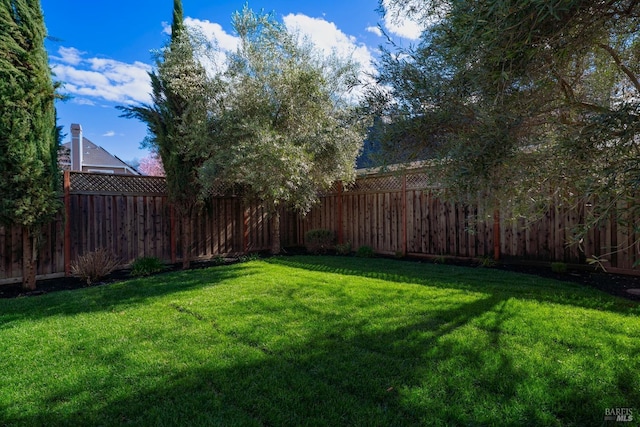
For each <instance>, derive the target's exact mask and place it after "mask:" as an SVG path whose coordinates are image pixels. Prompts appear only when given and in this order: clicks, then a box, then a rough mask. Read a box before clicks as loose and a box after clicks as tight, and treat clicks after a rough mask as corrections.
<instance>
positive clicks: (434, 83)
mask: <svg viewBox="0 0 640 427" xmlns="http://www.w3.org/2000/svg"><path fill="white" fill-rule="evenodd" d="M383 6H384V7H386V8H387V9H388V13H400V14H404V13H411V14H413V16H414V18H415V19H417V20H418V21H420V22H421V23H423V25H424V28H425V29H428V31H425V32H424V33H423V34H422V37H421V39H420V42H419V43H418V44H416V45H415V46H411V47H409V48H400V47H397V48H391V49H388V48H386V49H384V51H383V54H382V57H381V60H380V63H379V76H378V80H379V83H380V84H381V85H382V86H381V87H383V89H380V90H372V91H371V92H370V94H369V97H368V103H367V106H368V107H370V108H371V109H372V111H373V112H375V113H377V114H378V115H379V116H381V117H384V118H385V120H380V121H379V126H378V127H377V128H376V130H375V136H376V138H377V139H378V140H379V141H380V143H381V146H382V147H384V150H383V155H384V157H386V158H387V159H391V160H392V161H398V160H412V159H432V160H433V161H432V162H430V165H431V166H432V170H431V173H432V176H433V178H434V184H439V188H441V189H442V191H440V194H439V196H441V197H446V198H449V199H456V200H461V201H472V202H478V201H479V202H480V203H481V204H484V205H485V207H486V208H494V207H497V206H499V207H501V208H503V209H508V210H511V211H512V212H513V215H514V217H516V216H526V217H528V218H530V219H535V218H536V217H537V216H539V215H542V214H543V213H544V212H545V210H546V209H548V208H549V207H550V206H552V205H555V206H557V207H559V208H580V207H581V206H584V205H585V198H586V199H590V201H591V202H593V209H587V210H585V222H584V227H582V228H580V229H578V230H576V231H577V234H576V236H575V242H576V243H579V242H580V241H581V239H583V238H584V236H585V233H586V231H587V230H589V229H592V228H594V227H596V226H597V225H598V223H599V222H600V221H602V220H603V219H605V218H608V217H609V218H610V217H613V218H615V219H616V220H618V223H619V224H625V223H626V224H631V227H633V225H637V224H638V221H639V220H640V198H638V197H637V193H638V191H640V179H639V177H640V162H639V160H638V159H640V156H639V154H638V153H639V152H640V82H639V80H640V79H639V75H640V38H638V36H637V35H638V27H639V26H640V4H638V3H637V2H631V1H616V2H593V1H586V0H571V1H555V2H541V1H537V0H489V1H484V2H477V1H473V0H463V1H457V2H448V1H444V0H433V1H429V2H422V1H417V0H390V1H385V2H384V4H383ZM637 243H638V240H636V241H635V242H634V244H637Z"/></svg>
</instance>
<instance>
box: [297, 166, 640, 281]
mask: <svg viewBox="0 0 640 427" xmlns="http://www.w3.org/2000/svg"><path fill="white" fill-rule="evenodd" d="M431 182H432V181H431V180H430V177H429V175H428V173H427V172H426V171H424V170H409V171H405V172H402V173H389V174H386V175H382V174H377V175H372V176H360V178H359V179H358V180H357V181H356V183H355V185H353V186H351V187H347V188H342V187H339V186H336V187H335V188H334V189H333V190H332V191H331V192H329V193H328V194H326V195H324V196H323V197H322V199H321V200H322V201H321V203H320V204H319V205H318V206H317V207H315V208H314V209H313V210H312V211H311V212H310V213H309V214H308V215H307V216H306V217H304V218H302V217H300V218H297V227H296V229H297V230H298V233H297V235H296V239H297V240H295V243H297V244H303V236H304V233H305V232H306V231H307V230H310V229H314V228H324V229H329V230H334V231H335V232H336V235H337V240H338V241H340V242H349V243H351V244H352V246H353V247H354V248H356V249H357V248H358V247H360V246H362V245H367V246H371V247H372V248H373V249H374V251H375V252H378V253H382V254H387V255H402V256H404V255H409V256H414V257H415V256H453V257H458V258H484V257H493V258H495V259H501V260H510V261H513V262H518V261H525V262H545V263H546V262H553V261H561V262H565V263H569V264H582V265H585V264H587V259H588V258H592V257H594V256H596V257H600V258H601V259H603V260H605V261H604V262H603V266H604V267H605V268H606V269H607V270H608V271H611V272H617V273H625V274H639V273H640V268H639V267H638V266H634V263H635V262H636V260H638V259H640V243H639V241H640V233H638V232H637V229H638V226H639V225H640V224H639V223H638V222H640V218H638V219H637V220H636V222H635V224H634V223H633V222H631V223H629V224H628V225H626V226H622V225H620V224H617V223H616V221H615V220H614V219H611V220H609V221H607V222H606V223H603V224H602V225H601V226H600V227H596V228H593V229H591V230H589V232H588V233H587V235H586V238H585V239H584V241H583V242H582V245H581V246H582V249H580V248H579V247H578V245H569V244H568V242H569V241H570V240H571V233H572V229H573V228H574V227H576V226H578V225H579V224H581V223H583V222H584V220H585V213H586V210H587V209H593V207H589V206H583V207H582V208H580V209H577V210H561V209H557V208H554V209H552V210H550V211H548V212H546V213H545V214H544V215H542V217H541V218H540V219H539V220H537V221H534V222H532V223H527V222H525V220H524V219H521V220H518V221H512V220H506V219H504V218H509V217H510V215H508V213H507V212H504V211H499V212H493V211H491V212H485V211H483V210H482V209H481V208H478V207H475V206H469V205H463V204H456V203H448V202H443V201H442V200H438V199H437V198H436V197H434V196H433V195H432V193H431V192H430V191H429V186H430V185H431Z"/></svg>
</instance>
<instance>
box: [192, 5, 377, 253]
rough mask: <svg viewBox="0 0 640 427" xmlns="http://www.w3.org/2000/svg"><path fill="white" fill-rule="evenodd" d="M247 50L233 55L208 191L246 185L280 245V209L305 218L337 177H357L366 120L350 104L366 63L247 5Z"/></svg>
mask: <svg viewBox="0 0 640 427" xmlns="http://www.w3.org/2000/svg"><path fill="white" fill-rule="evenodd" d="M233 27H234V29H235V31H236V33H237V35H238V37H239V39H240V41H239V47H238V49H237V50H236V51H235V52H232V53H231V54H229V55H228V57H227V64H226V65H227V69H226V71H225V72H224V81H225V84H226V85H227V87H226V89H225V97H224V109H223V111H222V112H221V114H213V115H212V116H214V117H216V119H215V120H216V123H217V124H216V126H215V127H214V128H215V132H214V133H213V134H212V137H211V138H212V140H215V141H217V142H215V143H213V144H212V146H213V147H214V149H213V150H212V151H211V153H210V158H209V159H208V160H207V161H206V162H205V163H204V165H203V168H202V170H201V179H202V182H203V185H205V187H208V188H211V187H213V186H217V187H219V186H220V185H223V186H224V185H226V186H229V187H230V186H235V187H236V188H239V189H240V191H241V192H242V194H243V195H244V197H245V198H248V199H253V200H259V201H261V202H263V203H264V205H265V206H266V208H267V210H268V212H269V215H270V217H271V224H272V228H271V231H272V247H271V252H272V253H274V254H276V253H279V252H280V251H281V247H280V230H279V223H280V210H281V209H282V208H292V209H295V210H297V211H299V212H302V213H306V212H307V211H308V210H309V209H310V208H311V206H312V205H313V204H314V203H315V202H316V201H317V200H318V193H319V191H322V190H323V189H327V188H328V187H330V186H331V185H332V184H333V183H334V182H335V181H336V180H344V181H351V180H353V179H354V173H355V172H354V166H355V160H356V157H357V155H358V153H359V152H360V150H361V146H362V142H363V140H364V135H365V121H364V120H363V119H362V116H361V115H360V114H358V110H357V108H356V107H355V106H354V105H352V103H351V101H350V100H351V98H352V97H351V96H350V95H349V91H350V89H351V88H352V87H353V86H354V85H355V84H356V83H357V71H358V68H357V65H356V63H354V62H351V61H348V60H344V59H340V58H338V57H337V56H335V55H333V56H329V57H327V56H325V55H323V54H322V53H320V52H319V51H318V50H316V49H315V48H314V47H313V46H312V45H311V44H310V43H308V42H307V41H305V40H304V39H303V38H302V37H300V36H299V35H296V34H291V33H289V32H288V31H287V29H286V28H285V27H284V26H283V24H281V23H280V22H278V21H277V20H276V19H275V18H274V16H273V14H258V13H255V12H253V11H252V10H250V9H248V8H247V7H245V8H244V9H243V10H242V11H240V12H237V13H236V14H235V15H234V16H233Z"/></svg>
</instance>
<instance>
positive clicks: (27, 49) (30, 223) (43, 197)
mask: <svg viewBox="0 0 640 427" xmlns="http://www.w3.org/2000/svg"><path fill="white" fill-rule="evenodd" d="M45 37H46V30H45V26H44V19H43V15H42V9H41V7H40V2H39V1H37V0H2V1H1V2H0V222H2V223H3V224H5V225H20V226H22V227H23V238H22V242H23V245H22V246H23V247H22V249H23V286H24V287H25V288H27V289H35V287H36V280H35V278H36V261H37V253H38V244H37V242H38V236H39V231H40V227H41V225H42V224H43V223H46V222H48V221H50V220H51V218H52V217H53V216H54V215H55V213H56V212H57V210H58V208H59V207H60V203H59V200H58V196H59V181H60V177H59V173H58V165H57V152H58V147H59V144H60V131H59V129H58V127H57V126H56V113H55V107H54V97H55V88H54V85H53V83H52V80H51V71H50V69H49V63H48V58H47V52H46V50H45V48H44V39H45Z"/></svg>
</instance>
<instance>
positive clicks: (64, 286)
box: [0, 249, 640, 301]
mask: <svg viewBox="0 0 640 427" xmlns="http://www.w3.org/2000/svg"><path fill="white" fill-rule="evenodd" d="M301 252H303V251H300V250H295V249H294V250H289V253H290V254H299V253H301ZM233 262H237V259H229V258H227V259H226V263H233ZM422 262H425V261H424V260H422ZM446 262H447V264H456V265H462V266H467V267H471V268H480V267H478V266H477V263H474V262H472V261H455V260H447V261H446ZM213 265H216V263H214V262H206V261H204V262H193V263H192V268H206V267H210V266H213ZM180 267H181V265H179V264H176V265H170V266H168V267H167V270H178V269H179V268H180ZM492 268H496V269H500V270H505V271H513V272H518V273H525V274H531V275H535V276H540V277H546V278H550V279H555V280H560V281H566V282H574V283H578V284H581V285H584V286H589V287H592V288H596V289H599V290H601V291H603V292H606V293H608V294H611V295H615V296H619V297H622V298H626V299H629V300H634V301H640V276H630V275H621V274H612V273H605V272H595V271H588V270H583V269H569V270H568V271H567V272H566V273H554V272H553V271H551V268H550V267H545V266H531V265H517V264H498V265H496V266H495V267H492ZM130 277H131V276H130V274H129V270H120V271H116V272H113V273H111V274H110V275H109V276H107V277H106V278H104V279H103V280H102V281H100V282H99V283H93V284H92V285H91V286H100V285H105V284H109V283H114V282H118V281H121V280H126V279H129V278H130ZM87 286H88V285H87V283H86V282H84V281H82V280H80V279H77V278H75V277H63V278H59V279H47V280H41V281H39V282H38V283H37V289H36V290H35V291H25V290H24V289H22V287H21V285H20V284H19V283H16V284H9V285H0V298H16V297H27V296H36V295H43V294H46V293H49V292H55V291H62V290H74V289H82V288H85V287H87ZM629 290H632V291H631V292H629ZM634 290H637V292H636V291H634Z"/></svg>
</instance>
